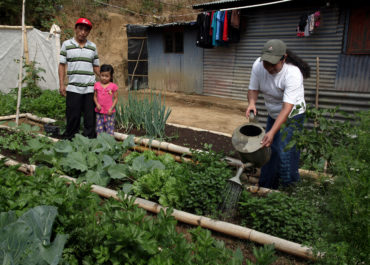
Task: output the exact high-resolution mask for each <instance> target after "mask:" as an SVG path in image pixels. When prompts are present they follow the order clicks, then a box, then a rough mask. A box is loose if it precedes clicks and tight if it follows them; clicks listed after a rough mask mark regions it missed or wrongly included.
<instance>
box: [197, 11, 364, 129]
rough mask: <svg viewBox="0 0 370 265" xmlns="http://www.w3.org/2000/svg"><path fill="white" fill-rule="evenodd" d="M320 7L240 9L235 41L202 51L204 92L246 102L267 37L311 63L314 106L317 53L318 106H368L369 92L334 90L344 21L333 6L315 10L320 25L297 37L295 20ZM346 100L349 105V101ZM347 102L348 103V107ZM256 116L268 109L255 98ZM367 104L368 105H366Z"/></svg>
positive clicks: (308, 91)
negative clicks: (238, 33)
mask: <svg viewBox="0 0 370 265" xmlns="http://www.w3.org/2000/svg"><path fill="white" fill-rule="evenodd" d="M318 9H319V8H315V7H312V8H309V7H304V8H303V7H302V8H289V9H288V8H285V9H282V8H280V9H279V7H277V6H275V7H274V8H271V7H270V8H258V9H257V8H256V9H248V10H247V11H243V12H244V13H243V16H245V17H246V28H245V32H243V33H242V35H241V36H242V37H241V41H240V43H238V44H233V45H229V46H228V47H222V48H219V47H217V48H214V49H205V50H204V74H203V78H204V81H203V83H204V90H203V93H204V94H205V95H210V96H219V97H227V98H233V99H239V100H246V95H247V90H248V84H249V79H250V73H251V68H252V64H253V62H254V61H255V60H256V58H257V57H259V56H260V51H261V49H262V47H263V44H264V43H265V42H266V41H267V40H268V39H274V38H279V39H282V40H284V41H285V42H286V43H287V46H288V48H289V49H291V50H292V51H294V52H295V53H297V54H298V55H299V56H300V57H301V58H303V59H304V60H305V61H307V62H308V63H309V65H310V66H311V77H310V78H308V79H306V80H305V83H304V84H305V97H306V101H307V102H308V103H312V104H314V102H315V95H316V57H319V72H320V74H319V77H320V82H319V107H335V106H338V105H343V104H347V106H345V107H344V108H345V109H347V110H352V111H353V110H356V109H363V108H364V105H365V104H364V103H365V102H366V103H367V105H368V102H369V98H370V93H369V92H370V91H369V90H368V91H366V92H368V94H365V95H363V96H364V97H363V98H362V99H361V97H358V95H357V94H355V93H345V92H342V93H341V92H339V91H336V89H335V81H336V71H337V65H338V62H339V56H340V54H341V49H342V40H343V31H344V19H343V16H342V15H341V14H340V12H339V9H337V8H320V11H321V25H320V27H319V28H317V29H316V31H315V32H314V34H312V35H311V36H309V37H296V27H297V25H298V22H299V18H300V16H301V15H302V14H304V13H313V12H315V11H317V10H318ZM349 102H350V104H349ZM348 104H349V105H348ZM257 108H258V109H259V114H260V120H261V121H263V122H264V121H265V120H266V117H267V112H266V109H265V107H264V104H263V99H262V98H260V99H259V100H258V106H257ZM367 108H368V107H367Z"/></svg>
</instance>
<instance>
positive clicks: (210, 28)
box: [209, 11, 215, 36]
mask: <svg viewBox="0 0 370 265" xmlns="http://www.w3.org/2000/svg"><path fill="white" fill-rule="evenodd" d="M214 14H215V11H212V12H211V22H210V27H209V35H210V36H212V34H213V29H212V22H213V15H214Z"/></svg>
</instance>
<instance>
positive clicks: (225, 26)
mask: <svg viewBox="0 0 370 265" xmlns="http://www.w3.org/2000/svg"><path fill="white" fill-rule="evenodd" d="M228 13H230V12H227V11H225V15H224V30H223V32H222V40H223V41H224V42H228V41H229V37H228V27H229V24H228V21H227V15H228Z"/></svg>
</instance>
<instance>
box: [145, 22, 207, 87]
mask: <svg viewBox="0 0 370 265" xmlns="http://www.w3.org/2000/svg"><path fill="white" fill-rule="evenodd" d="M163 31H165V28H162V29H161V30H158V29H156V30H149V31H148V53H149V59H148V72H149V88H152V89H157V90H164V91H176V92H183V93H198V94H201V93H202V88H203V49H201V48H197V47H196V46H195V42H196V30H195V29H185V31H184V53H181V54H180V53H164V39H163Z"/></svg>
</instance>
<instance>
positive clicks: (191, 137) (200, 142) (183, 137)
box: [117, 124, 239, 158]
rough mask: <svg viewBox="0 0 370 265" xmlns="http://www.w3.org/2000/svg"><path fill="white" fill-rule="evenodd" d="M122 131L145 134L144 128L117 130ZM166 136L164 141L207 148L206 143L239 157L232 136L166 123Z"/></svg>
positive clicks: (216, 150)
mask: <svg viewBox="0 0 370 265" xmlns="http://www.w3.org/2000/svg"><path fill="white" fill-rule="evenodd" d="M117 131H118V132H121V133H126V134H134V135H135V136H138V137H141V136H145V131H144V130H137V129H135V128H134V129H132V130H130V131H129V132H126V131H125V130H117ZM165 135H166V138H165V139H164V141H166V142H170V143H172V144H176V145H180V146H184V147H188V148H190V149H199V150H206V147H205V144H208V145H211V146H212V147H211V149H212V150H213V151H215V152H220V153H223V154H224V155H226V156H231V157H235V158H239V156H238V154H237V153H236V152H235V149H234V147H233V145H232V143H231V137H228V136H225V135H221V134H216V133H212V132H209V131H195V130H192V129H189V128H182V127H176V126H173V125H168V124H167V125H166V127H165Z"/></svg>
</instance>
